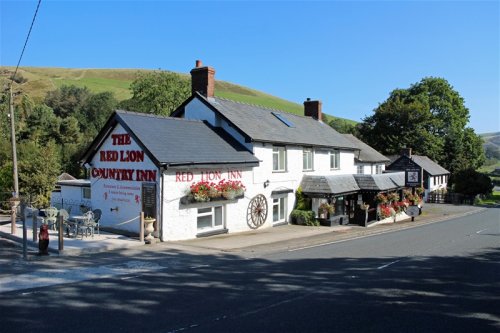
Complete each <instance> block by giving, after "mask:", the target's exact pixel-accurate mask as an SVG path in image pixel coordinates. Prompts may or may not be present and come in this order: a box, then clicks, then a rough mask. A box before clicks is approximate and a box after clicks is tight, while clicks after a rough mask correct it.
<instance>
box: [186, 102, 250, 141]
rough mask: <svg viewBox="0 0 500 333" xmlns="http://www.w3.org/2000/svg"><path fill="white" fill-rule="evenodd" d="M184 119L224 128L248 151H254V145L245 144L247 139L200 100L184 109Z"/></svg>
mask: <svg viewBox="0 0 500 333" xmlns="http://www.w3.org/2000/svg"><path fill="white" fill-rule="evenodd" d="M184 118H186V119H194V120H205V121H207V122H208V123H209V124H210V125H212V126H214V127H222V128H223V129H224V130H225V131H226V132H227V133H229V134H230V135H231V136H232V137H233V138H235V139H236V140H237V141H238V142H239V143H240V144H242V145H243V146H245V147H246V148H247V149H248V150H250V151H251V150H252V144H251V143H248V142H245V137H244V136H243V135H241V134H240V133H239V132H238V131H237V130H235V129H234V127H232V126H231V125H230V124H229V123H228V122H227V121H225V120H224V119H222V117H220V116H219V115H217V114H216V113H215V112H213V111H212V110H211V109H209V108H208V107H207V106H206V105H205V104H203V103H202V102H201V101H200V100H198V99H196V98H195V99H193V100H192V101H191V102H190V103H188V104H187V105H186V107H185V108H184Z"/></svg>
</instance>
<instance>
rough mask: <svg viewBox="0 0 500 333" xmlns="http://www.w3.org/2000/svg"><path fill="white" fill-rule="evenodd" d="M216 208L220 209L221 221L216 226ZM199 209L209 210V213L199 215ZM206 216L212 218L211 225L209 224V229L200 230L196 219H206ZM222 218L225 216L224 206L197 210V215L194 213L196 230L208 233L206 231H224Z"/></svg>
mask: <svg viewBox="0 0 500 333" xmlns="http://www.w3.org/2000/svg"><path fill="white" fill-rule="evenodd" d="M217 208H220V209H221V221H220V225H216V224H215V223H216V221H215V210H216V209H217ZM200 209H202V210H207V209H210V211H207V212H202V213H200ZM206 216H211V217H212V224H211V226H210V227H203V228H200V227H199V226H198V219H199V218H200V217H206ZM224 216H225V209H224V206H213V207H203V208H198V210H197V213H196V229H197V230H198V231H208V230H218V229H224Z"/></svg>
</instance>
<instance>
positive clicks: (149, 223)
mask: <svg viewBox="0 0 500 333" xmlns="http://www.w3.org/2000/svg"><path fill="white" fill-rule="evenodd" d="M155 222H156V219H154V218H145V219H144V234H146V236H145V237H144V240H145V241H146V242H147V243H151V242H152V241H153V240H154V237H153V235H152V233H153V232H154V231H155V228H154V226H153V224H154V223H155Z"/></svg>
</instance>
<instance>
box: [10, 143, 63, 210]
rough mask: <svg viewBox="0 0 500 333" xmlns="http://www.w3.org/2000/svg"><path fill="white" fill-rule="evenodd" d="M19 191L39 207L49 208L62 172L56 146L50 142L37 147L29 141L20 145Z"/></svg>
mask: <svg viewBox="0 0 500 333" xmlns="http://www.w3.org/2000/svg"><path fill="white" fill-rule="evenodd" d="M19 152H20V154H19V163H18V164H19V188H20V189H19V191H20V192H21V193H23V194H27V195H31V197H32V200H33V201H34V202H36V205H37V206H47V205H48V203H49V199H50V193H51V191H52V190H53V189H54V186H55V183H56V181H57V176H58V175H59V174H60V172H61V166H60V162H59V161H60V157H59V153H58V149H57V146H56V144H55V143H54V142H53V141H49V142H48V143H47V144H45V145H42V146H40V145H37V144H36V143H35V142H32V141H28V142H23V143H20V144H19Z"/></svg>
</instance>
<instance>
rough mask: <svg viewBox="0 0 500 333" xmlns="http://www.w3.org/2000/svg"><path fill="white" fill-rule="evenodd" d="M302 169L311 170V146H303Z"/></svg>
mask: <svg viewBox="0 0 500 333" xmlns="http://www.w3.org/2000/svg"><path fill="white" fill-rule="evenodd" d="M302 169H303V170H304V171H312V169H313V150H312V148H304V149H303V150H302Z"/></svg>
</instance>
